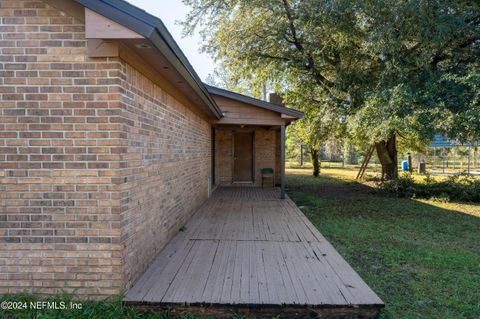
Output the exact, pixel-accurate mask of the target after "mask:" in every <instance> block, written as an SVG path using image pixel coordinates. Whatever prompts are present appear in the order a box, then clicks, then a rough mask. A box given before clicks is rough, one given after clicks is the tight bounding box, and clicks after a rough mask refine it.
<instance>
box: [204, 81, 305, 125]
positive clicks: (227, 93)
mask: <svg viewBox="0 0 480 319" xmlns="http://www.w3.org/2000/svg"><path fill="white" fill-rule="evenodd" d="M205 86H206V87H207V89H208V92H209V93H210V94H214V95H219V96H223V97H226V98H230V99H233V100H236V101H239V102H243V103H247V104H251V105H254V106H257V107H261V108H264V109H267V110H270V111H274V112H277V113H281V114H285V115H289V116H292V117H294V118H295V119H302V118H303V117H304V113H303V112H300V111H297V110H294V109H291V108H288V107H284V106H281V105H277V104H273V103H269V102H266V101H262V100H259V99H256V98H253V97H250V96H246V95H242V94H238V93H235V92H232V91H228V90H225V89H221V88H218V87H214V86H211V85H208V84H205Z"/></svg>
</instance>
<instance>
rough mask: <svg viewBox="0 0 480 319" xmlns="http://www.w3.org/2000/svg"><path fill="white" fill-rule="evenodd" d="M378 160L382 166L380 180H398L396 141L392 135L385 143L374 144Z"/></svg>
mask: <svg viewBox="0 0 480 319" xmlns="http://www.w3.org/2000/svg"><path fill="white" fill-rule="evenodd" d="M375 148H376V149H377V155H378V159H379V160H380V163H381V164H382V180H392V179H397V178H398V159H397V141H396V136H395V134H392V135H391V136H390V138H389V139H388V140H386V141H382V142H380V143H377V144H375Z"/></svg>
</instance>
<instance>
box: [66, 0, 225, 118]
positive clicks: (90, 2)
mask: <svg viewBox="0 0 480 319" xmlns="http://www.w3.org/2000/svg"><path fill="white" fill-rule="evenodd" d="M75 1H76V2H78V3H79V4H81V5H83V6H84V7H86V8H89V9H90V10H93V11H95V12H97V13H99V14H101V15H103V16H105V17H107V18H109V19H111V20H112V21H115V22H117V23H119V24H122V25H123V26H125V27H127V28H129V29H131V30H132V31H135V32H137V33H138V34H140V35H142V36H143V37H145V38H146V39H148V40H149V41H150V42H151V43H152V44H153V45H154V46H155V48H156V49H157V50H158V51H160V53H161V54H163V55H164V56H165V58H166V59H167V60H168V62H169V63H171V64H172V65H173V66H174V67H175V69H176V70H177V71H178V72H179V73H180V75H181V76H182V77H183V78H184V79H185V80H186V81H187V83H188V84H189V85H190V86H191V87H192V89H193V90H194V91H195V93H196V94H197V95H198V96H199V97H200V98H201V100H202V101H203V102H204V103H205V104H206V105H207V106H208V108H209V109H210V111H211V113H212V115H213V116H214V117H216V118H217V119H220V118H221V117H222V112H221V110H220V108H219V107H218V105H217V104H216V103H215V101H214V100H213V98H212V97H211V96H210V94H209V92H208V90H207V88H206V87H205V86H204V84H203V82H202V81H201V80H200V78H199V77H198V75H197V74H196V72H195V70H194V69H193V67H192V66H191V65H190V63H189V62H188V60H187V58H186V57H185V55H184V54H183V52H182V51H181V49H180V48H179V47H178V45H177V43H176V42H175V40H174V39H173V37H172V36H171V35H170V33H169V32H168V30H167V28H166V27H165V25H164V24H163V23H162V22H161V20H160V19H158V18H156V17H154V16H152V15H150V14H148V13H147V12H145V11H143V10H141V9H139V8H137V7H135V6H133V5H131V4H129V3H127V2H125V1H115V0H75Z"/></svg>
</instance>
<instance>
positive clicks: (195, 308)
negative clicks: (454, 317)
mask: <svg viewBox="0 0 480 319" xmlns="http://www.w3.org/2000/svg"><path fill="white" fill-rule="evenodd" d="M279 193H280V190H279V189H278V188H257V187H236V186H230V187H219V188H217V190H216V191H214V192H213V194H212V196H211V197H210V199H209V200H208V201H207V202H206V203H205V204H204V205H203V206H202V207H201V208H200V209H199V210H198V211H197V212H196V213H195V214H194V216H193V217H192V218H191V220H190V221H189V222H188V223H187V224H186V225H185V227H184V229H182V230H181V231H180V232H179V233H178V234H177V235H176V236H175V237H174V238H173V240H172V241H171V242H170V243H169V244H167V246H166V247H165V248H164V249H163V251H162V252H161V253H160V254H159V255H158V257H157V258H156V259H155V261H154V262H153V264H152V265H151V266H150V267H149V268H148V270H147V271H146V272H145V274H144V275H143V276H142V277H141V278H140V279H139V280H138V281H137V283H136V284H135V285H134V287H132V288H131V289H130V290H129V291H128V293H127V295H126V297H125V302H126V303H127V304H129V305H134V306H136V307H138V308H140V309H145V310H154V309H155V310H159V309H169V310H171V311H172V312H173V313H178V314H181V313H192V314H198V315H204V316H208V315H215V316H216V317H220V318H226V317H230V316H232V315H233V314H234V313H237V314H243V315H255V316H256V317H257V318H262V317H265V318H266V317H272V316H279V317H281V318H312V317H317V318H340V317H341V318H374V317H375V315H376V314H377V313H378V311H379V309H380V308H382V307H383V302H382V301H381V300H380V298H379V297H378V296H377V295H376V294H375V293H374V292H373V291H372V290H371V289H370V288H369V287H368V285H367V284H366V283H365V282H364V281H363V280H362V279H361V278H360V276H359V275H358V274H357V273H356V272H355V271H354V270H353V269H352V268H351V267H350V266H349V265H348V263H347V262H346V261H345V260H344V259H343V258H342V257H341V256H340V255H339V254H338V253H337V251H336V250H335V249H334V248H333V247H332V246H331V245H330V243H329V242H328V241H327V240H326V239H325V238H324V237H323V236H322V235H321V234H320V232H318V230H317V229H316V228H315V227H314V226H313V225H312V224H311V223H310V222H309V221H308V219H307V218H306V217H305V216H304V215H303V213H302V212H301V211H300V210H299V209H298V207H297V206H296V205H295V204H294V203H293V201H291V200H290V199H289V198H288V196H287V198H286V199H284V200H281V199H279V195H280V194H279Z"/></svg>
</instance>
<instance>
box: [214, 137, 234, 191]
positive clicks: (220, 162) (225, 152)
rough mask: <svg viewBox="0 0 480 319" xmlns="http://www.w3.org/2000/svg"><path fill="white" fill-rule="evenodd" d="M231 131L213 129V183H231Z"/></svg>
mask: <svg viewBox="0 0 480 319" xmlns="http://www.w3.org/2000/svg"><path fill="white" fill-rule="evenodd" d="M232 165H233V132H232V130H223V129H218V128H217V129H215V183H216V184H218V185H222V184H231V183H232V177H233V172H232V168H233V166H232Z"/></svg>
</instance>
